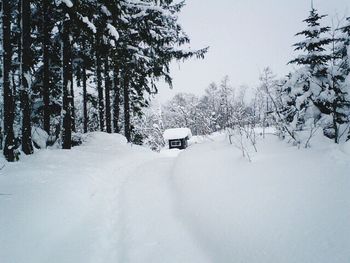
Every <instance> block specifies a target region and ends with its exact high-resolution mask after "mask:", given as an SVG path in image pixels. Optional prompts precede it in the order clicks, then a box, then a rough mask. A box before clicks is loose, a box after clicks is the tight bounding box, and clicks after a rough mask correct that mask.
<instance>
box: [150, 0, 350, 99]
mask: <svg viewBox="0 0 350 263" xmlns="http://www.w3.org/2000/svg"><path fill="white" fill-rule="evenodd" d="M314 6H315V8H316V9H318V10H319V11H320V13H321V14H325V13H326V14H329V17H328V18H326V19H325V20H324V22H325V23H327V22H331V21H330V20H331V19H332V17H335V16H336V15H337V14H338V16H339V17H343V16H344V15H349V12H350V9H349V8H350V1H349V0H314ZM310 7H311V1H310V0H187V1H186V6H185V7H184V9H183V11H182V13H181V15H180V23H181V25H182V26H183V28H184V29H185V31H186V33H187V34H188V35H189V36H190V38H191V48H193V49H196V48H201V47H205V46H209V47H210V50H209V52H208V54H207V55H206V58H205V59H204V60H196V59H194V60H190V61H186V62H184V63H173V65H172V76H173V79H174V88H173V90H170V89H169V88H168V87H167V86H166V85H165V84H161V85H160V87H159V95H157V98H158V100H159V101H161V102H164V101H166V100H168V99H170V98H171V97H172V96H173V95H174V94H176V93H178V92H190V93H195V94H197V95H200V94H203V92H204V89H205V88H206V87H207V86H208V85H209V84H210V83H211V82H213V81H216V82H219V81H220V80H221V79H222V77H223V76H225V75H228V76H229V77H230V80H231V83H232V85H234V86H237V87H238V86H240V85H248V86H250V87H254V86H255V85H256V84H257V83H258V77H259V72H261V70H262V69H263V68H264V67H265V66H270V67H271V68H272V70H273V71H274V72H275V73H276V74H278V75H281V76H283V75H285V74H286V73H288V69H289V68H288V66H286V64H287V62H288V61H289V60H291V59H292V58H293V55H294V54H293V48H292V47H291V46H292V45H293V44H294V43H295V42H296V41H297V38H296V37H294V35H295V33H297V32H299V31H300V30H302V29H303V28H304V24H303V23H302V22H301V21H302V20H303V19H305V18H306V17H307V16H308V15H309V10H310Z"/></svg>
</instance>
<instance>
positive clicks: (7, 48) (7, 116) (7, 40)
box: [2, 1, 15, 162]
mask: <svg viewBox="0 0 350 263" xmlns="http://www.w3.org/2000/svg"><path fill="white" fill-rule="evenodd" d="M2 7H3V8H2V10H3V16H2V26H3V89H4V90H3V94H4V135H5V145H4V156H5V158H6V160H7V161H9V162H13V161H15V152H14V148H15V135H14V132H13V122H14V117H15V116H14V114H15V104H14V96H13V93H12V89H11V86H10V71H11V58H12V52H11V6H10V1H3V2H2Z"/></svg>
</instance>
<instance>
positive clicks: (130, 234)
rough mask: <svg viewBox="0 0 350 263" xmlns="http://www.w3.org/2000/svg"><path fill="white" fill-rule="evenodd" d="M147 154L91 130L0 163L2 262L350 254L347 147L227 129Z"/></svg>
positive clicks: (333, 258)
mask: <svg viewBox="0 0 350 263" xmlns="http://www.w3.org/2000/svg"><path fill="white" fill-rule="evenodd" d="M195 141H197V142H198V143H196V144H192V146H191V147H189V148H188V149H187V150H185V151H182V152H181V151H178V150H174V151H169V150H165V151H163V152H161V153H159V154H158V153H153V152H151V151H149V150H148V149H145V148H142V147H138V146H130V145H127V144H126V141H125V139H124V138H123V137H122V136H120V135H107V134H103V133H94V134H91V135H90V136H89V138H88V141H87V142H86V143H85V144H84V145H83V146H80V147H76V148H74V149H73V150H71V151H63V150H41V151H38V152H37V153H36V154H35V155H33V156H30V157H27V158H24V159H23V160H21V162H19V163H14V164H6V166H5V167H4V168H3V169H2V170H1V171H0V262H1V263H44V262H45V263H46V262H50V263H56V262H57V263H58V262H65V263H70V262H72V263H73V262H74V263H77V262H84V263H87V262H91V263H98V262H103V263H110V262H162V263H164V262H181V263H183V262H200V263H204V262H247V263H248V262H249V263H251V262H253V263H254V262H257V263H261V262H269V263H271V262H298V263H300V262H305V263H306V262H307V263H312V262H315V263H316V262H317V263H320V262H321V263H322V262H325V263H326V262H327V263H329V262H339V263H347V262H349V258H350V191H349V189H350V172H349V171H350V144H347V145H345V146H337V145H333V144H331V143H327V142H325V141H321V140H320V141H319V143H317V145H316V144H315V145H313V148H311V149H307V150H305V149H300V150H298V149H297V148H295V147H292V146H290V145H287V144H285V143H284V142H280V141H279V140H278V139H277V138H276V137H274V136H273V135H268V136H267V138H266V139H265V140H260V141H259V143H258V151H259V152H258V153H257V154H254V155H253V156H252V159H253V162H252V163H249V162H248V161H247V160H246V159H243V158H242V157H241V155H240V152H239V150H237V149H236V148H234V147H233V146H231V145H229V143H228V140H227V138H226V137H225V135H220V134H219V135H216V136H212V137H210V138H207V139H205V138H202V139H197V140H195Z"/></svg>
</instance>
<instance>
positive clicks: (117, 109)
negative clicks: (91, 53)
mask: <svg viewBox="0 0 350 263" xmlns="http://www.w3.org/2000/svg"><path fill="white" fill-rule="evenodd" d="M113 79H114V81H113V85H114V86H113V89H114V101H113V128H114V132H115V133H119V132H120V128H119V114H120V81H119V79H120V78H119V69H118V67H117V66H116V65H114V68H113Z"/></svg>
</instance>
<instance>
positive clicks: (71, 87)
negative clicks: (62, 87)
mask: <svg viewBox="0 0 350 263" xmlns="http://www.w3.org/2000/svg"><path fill="white" fill-rule="evenodd" d="M71 54H72V53H71ZM71 61H73V58H72V57H71ZM72 67H73V65H72ZM70 74H71V81H70V97H71V109H72V113H71V115H72V116H71V118H72V131H73V132H76V129H75V105H74V79H73V68H71V72H70Z"/></svg>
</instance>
